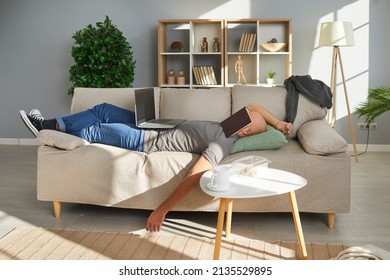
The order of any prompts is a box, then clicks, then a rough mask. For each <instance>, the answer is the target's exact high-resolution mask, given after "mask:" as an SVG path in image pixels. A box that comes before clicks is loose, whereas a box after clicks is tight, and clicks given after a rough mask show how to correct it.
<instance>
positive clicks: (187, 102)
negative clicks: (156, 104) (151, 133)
mask: <svg viewBox="0 0 390 280" xmlns="http://www.w3.org/2000/svg"><path fill="white" fill-rule="evenodd" d="M160 98H161V102H160V108H161V109H160V116H161V118H164V119H171V118H178V119H186V120H208V121H217V122H221V121H223V120H224V119H226V118H227V117H229V116H230V115H231V90H230V88H212V89H175V88H162V89H161V96H160ZM240 109H241V108H240Z"/></svg>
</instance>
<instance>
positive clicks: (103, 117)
mask: <svg viewBox="0 0 390 280" xmlns="http://www.w3.org/2000/svg"><path fill="white" fill-rule="evenodd" d="M55 119H56V121H57V123H58V125H59V128H60V131H62V132H65V133H69V134H72V135H75V136H78V137H81V138H83V139H85V140H87V141H89V142H91V143H102V144H107V145H112V146H117V147H121V148H126V149H129V150H134V151H140V152H142V151H143V148H144V147H143V146H144V136H145V131H144V130H142V129H139V128H137V127H136V125H135V114H134V112H132V111H129V110H125V109H122V108H119V107H117V106H115V105H112V104H107V103H103V104H100V105H96V106H95V107H93V108H92V109H88V110H86V111H83V112H80V113H77V114H74V115H70V116H67V117H56V118H55Z"/></svg>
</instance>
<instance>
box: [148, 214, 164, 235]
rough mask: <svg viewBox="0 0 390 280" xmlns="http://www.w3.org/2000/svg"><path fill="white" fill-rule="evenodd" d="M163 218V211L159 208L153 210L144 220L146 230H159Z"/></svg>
mask: <svg viewBox="0 0 390 280" xmlns="http://www.w3.org/2000/svg"><path fill="white" fill-rule="evenodd" d="M164 219H165V213H163V212H162V211H159V210H154V211H153V212H152V214H150V216H149V218H148V220H147V221H146V230H147V231H150V232H155V231H160V229H161V225H162V223H163V222H164Z"/></svg>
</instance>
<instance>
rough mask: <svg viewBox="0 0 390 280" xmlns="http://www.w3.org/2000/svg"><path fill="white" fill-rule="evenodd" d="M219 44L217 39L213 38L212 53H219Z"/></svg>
mask: <svg viewBox="0 0 390 280" xmlns="http://www.w3.org/2000/svg"><path fill="white" fill-rule="evenodd" d="M219 46H220V44H219V41H218V38H217V37H214V39H213V52H219V51H220V47H219Z"/></svg>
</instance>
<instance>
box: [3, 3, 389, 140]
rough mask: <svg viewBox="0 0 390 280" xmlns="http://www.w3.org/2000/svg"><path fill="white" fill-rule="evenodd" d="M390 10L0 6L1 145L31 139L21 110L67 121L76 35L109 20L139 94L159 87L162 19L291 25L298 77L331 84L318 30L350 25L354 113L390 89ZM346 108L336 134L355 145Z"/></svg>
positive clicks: (382, 134) (379, 136)
mask: <svg viewBox="0 0 390 280" xmlns="http://www.w3.org/2000/svg"><path fill="white" fill-rule="evenodd" d="M389 11H390V1H385V0H372V1H369V0H343V1H340V0H328V1H312V0H298V1H289V0H273V1H265V0H258V1H256V0H231V1H222V0H213V1H209V0H198V1H185V0H170V1H158V0H143V1H135V0H134V1H130V0H127V1H126V0H112V1H103V0H68V1H60V0H0V98H1V99H0V100H1V102H0V127H1V129H0V140H1V139H3V140H4V139H19V138H32V135H30V133H29V132H28V131H27V130H26V129H25V127H24V126H23V124H22V122H21V120H20V117H19V115H18V111H19V110H20V109H26V110H29V109H31V108H34V107H37V108H39V109H40V110H41V111H42V112H43V114H44V115H45V116H53V115H64V114H68V112H69V106H70V102H71V98H70V96H68V95H67V94H66V91H67V89H68V88H69V87H70V86H71V83H70V82H69V80H68V70H69V67H70V66H71V65H72V62H73V61H72V57H71V55H70V50H71V47H72V45H73V39H72V35H73V34H74V33H75V31H77V30H79V29H82V28H84V27H85V26H86V25H87V24H95V23H96V22H97V21H102V20H104V18H105V16H106V15H108V16H109V17H110V18H111V19H112V21H113V23H114V24H115V25H117V26H118V28H119V29H120V30H121V31H122V32H123V33H124V35H125V36H126V37H127V38H128V41H129V42H130V44H131V45H132V47H133V52H134V58H135V59H136V61H137V63H136V71H135V83H134V87H142V86H156V85H157V21H158V19H173V18H278V17H281V18H291V19H292V22H293V74H295V75H304V74H310V75H312V77H313V78H316V79H320V80H323V81H325V82H328V81H329V79H330V63H331V49H330V48H328V49H326V48H318V47H317V43H316V42H318V30H319V26H320V23H321V22H323V21H333V20H345V21H352V22H353V25H354V29H355V40H356V46H355V47H352V48H350V49H348V50H347V49H346V50H342V55H343V64H344V68H345V69H344V70H345V72H346V76H347V79H348V88H349V92H348V93H349V95H350V96H351V97H350V99H351V100H350V103H351V110H353V108H354V107H355V106H356V105H357V104H358V103H359V102H362V101H364V100H365V97H366V95H367V88H368V86H372V87H375V86H380V85H385V84H387V85H389V81H388V77H389V72H390V71H389V66H388V65H389V61H388V60H389V58H388V57H389V56H388V55H386V50H387V49H388V46H389V43H390V42H389V40H390V38H389V37H390V36H389V32H388V30H387V29H386V28H385V27H388V26H390V19H389V17H388V12H389ZM385 48H386V49H385ZM386 60H387V61H386ZM341 89H342V88H341V87H338V95H339V96H340V98H342V99H343V95H342V94H343V92H342V90H341ZM342 102H343V101H341V104H340V105H339V107H338V109H337V112H338V115H339V116H338V122H337V124H336V129H337V131H339V132H340V133H341V134H342V135H343V136H344V137H345V138H346V139H347V140H348V141H349V142H350V135H349V126H348V121H347V118H346V113H345V106H343V104H342ZM389 121H390V114H385V115H384V116H383V117H381V118H380V119H378V120H377V123H378V129H377V130H376V131H372V132H371V135H370V143H371V144H389V143H390V136H389V130H388V128H387V127H388V126H387V125H386V124H387V123H388V122H389ZM354 124H355V125H357V120H355V119H354ZM355 133H356V137H357V143H361V144H363V143H365V141H366V132H363V131H358V130H355Z"/></svg>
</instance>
